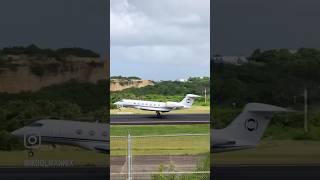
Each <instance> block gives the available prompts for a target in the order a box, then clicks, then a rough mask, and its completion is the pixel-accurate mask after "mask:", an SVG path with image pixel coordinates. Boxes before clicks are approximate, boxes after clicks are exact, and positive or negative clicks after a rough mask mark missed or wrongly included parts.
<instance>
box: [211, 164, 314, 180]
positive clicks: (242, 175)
mask: <svg viewBox="0 0 320 180" xmlns="http://www.w3.org/2000/svg"><path fill="white" fill-rule="evenodd" d="M211 177H213V180H220V179H221V180H285V179H290V180H304V179H306V180H319V179H320V164H317V165H230V166H216V167H213V168H212V169H211Z"/></svg>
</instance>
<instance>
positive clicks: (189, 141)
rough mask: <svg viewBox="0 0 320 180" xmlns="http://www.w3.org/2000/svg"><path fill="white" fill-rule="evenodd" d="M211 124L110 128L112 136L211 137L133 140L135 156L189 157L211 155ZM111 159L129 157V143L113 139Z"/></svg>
mask: <svg viewBox="0 0 320 180" xmlns="http://www.w3.org/2000/svg"><path fill="white" fill-rule="evenodd" d="M209 127H210V125H208V124H200V125H157V126H150V125H142V126H117V125H111V126H110V135H111V136H126V135H127V133H128V132H130V134H131V136H150V135H174V134H208V135H206V136H178V137H143V138H133V139H132V142H133V144H132V146H133V154H135V155H187V154H200V153H205V152H209V151H210V149H209V148H210V146H209V145H210V144H209V143H210V136H209ZM110 141H111V152H110V153H111V155H112V156H113V155H125V154H126V146H127V139H126V138H111V139H110Z"/></svg>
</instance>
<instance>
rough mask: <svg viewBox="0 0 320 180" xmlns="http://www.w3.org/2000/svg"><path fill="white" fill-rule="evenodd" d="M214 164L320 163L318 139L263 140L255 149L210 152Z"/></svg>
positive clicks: (319, 143)
mask: <svg viewBox="0 0 320 180" xmlns="http://www.w3.org/2000/svg"><path fill="white" fill-rule="evenodd" d="M211 158H212V160H213V162H214V164H216V165H219V164H299V163H301V164H312V163H320V142H319V141H297V140H296V141H293V140H277V141H276V140H273V141H268V140H264V141H262V142H261V143H260V145H259V146H258V147H257V148H256V149H248V150H241V151H233V152H225V153H214V154H211Z"/></svg>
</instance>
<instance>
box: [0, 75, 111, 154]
mask: <svg viewBox="0 0 320 180" xmlns="http://www.w3.org/2000/svg"><path fill="white" fill-rule="evenodd" d="M106 87H107V86H106V82H105V81H101V82H99V83H97V84H91V83H79V82H77V81H70V82H66V83H63V84H59V85H53V86H50V87H47V88H43V89H41V90H39V91H37V92H21V93H17V94H9V93H0V134H1V133H2V134H3V137H2V138H0V150H10V149H13V148H18V147H21V143H20V146H16V145H15V144H16V143H17V142H19V140H17V139H16V138H15V137H12V136H11V135H10V134H9V132H11V131H13V130H15V129H18V128H20V127H22V126H24V125H26V124H30V123H31V122H33V121H35V120H37V119H38V118H44V117H58V118H66V119H72V120H75V119H78V120H82V119H83V118H88V119H89V120H91V121H95V120H97V119H98V120H101V121H103V122H106V121H107V104H108V103H107V102H108V99H107V93H106V92H107V90H106Z"/></svg>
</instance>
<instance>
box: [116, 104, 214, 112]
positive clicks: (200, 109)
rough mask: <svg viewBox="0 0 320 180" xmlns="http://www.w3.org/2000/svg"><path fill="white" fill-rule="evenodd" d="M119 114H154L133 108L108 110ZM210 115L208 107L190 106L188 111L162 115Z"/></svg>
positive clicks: (183, 110) (182, 110)
mask: <svg viewBox="0 0 320 180" xmlns="http://www.w3.org/2000/svg"><path fill="white" fill-rule="evenodd" d="M121 113H132V114H155V112H154V111H143V110H139V109H133V108H122V109H121V110H120V109H110V114H121ZM207 113H210V107H209V106H192V107H191V108H190V109H181V110H174V111H171V112H168V113H164V114H207Z"/></svg>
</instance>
